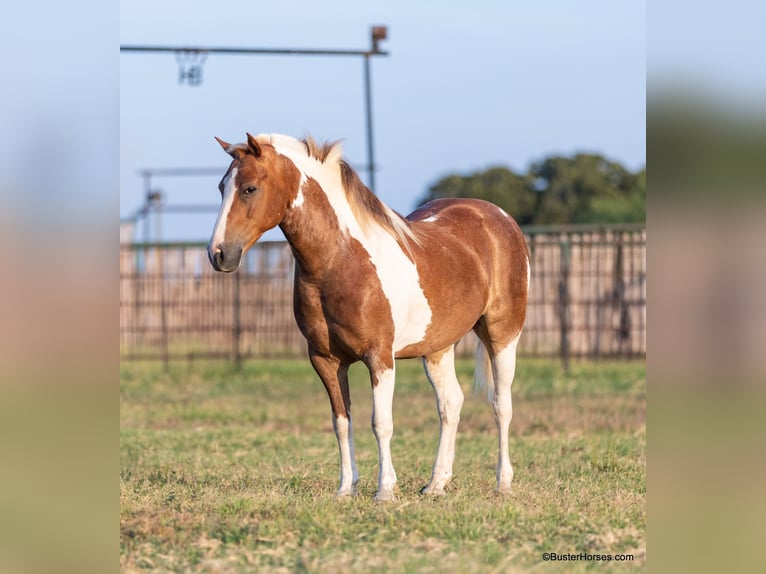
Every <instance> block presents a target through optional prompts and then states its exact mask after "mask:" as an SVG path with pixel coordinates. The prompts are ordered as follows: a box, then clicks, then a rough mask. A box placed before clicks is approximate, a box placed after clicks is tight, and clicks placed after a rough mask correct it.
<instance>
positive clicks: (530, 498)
mask: <svg viewBox="0 0 766 574" xmlns="http://www.w3.org/2000/svg"><path fill="white" fill-rule="evenodd" d="M472 373H473V363H472V362H471V361H460V362H459V364H458V375H459V377H460V380H461V382H462V383H463V388H464V391H465V392H466V401H465V405H464V407H463V413H462V418H461V423H460V430H459V432H458V439H457V456H456V460H455V468H454V472H455V476H454V478H453V481H452V483H451V484H450V486H449V487H448V489H447V491H448V493H447V495H446V496H445V497H440V498H436V499H434V498H430V497H423V496H421V495H420V494H419V490H420V488H421V487H422V486H424V485H425V484H426V483H427V481H428V479H429V478H430V471H431V465H432V464H433V459H434V456H435V454H436V444H437V441H438V415H437V413H436V408H435V403H434V396H433V392H432V391H431V389H430V386H429V385H428V382H427V381H426V379H425V376H424V375H423V374H422V369H421V367H420V363H419V362H417V361H403V362H400V363H399V364H398V367H397V392H396V395H395V398H394V423H395V431H394V438H393V441H392V446H391V449H392V454H393V457H394V465H395V466H396V471H397V475H398V477H399V486H398V492H397V497H398V498H397V501H395V502H393V503H376V502H374V501H373V500H372V497H373V496H374V494H375V489H376V478H377V447H376V444H375V440H374V437H373V435H372V432H371V430H370V414H371V399H370V387H369V382H368V379H367V375H366V372H365V371H364V369H363V368H361V367H360V366H355V367H354V368H352V370H351V393H352V400H353V415H354V424H355V439H356V452H357V462H358V466H359V473H360V483H359V495H358V496H357V497H355V498H353V499H351V500H343V501H336V500H335V499H334V498H333V494H334V492H335V489H336V488H337V481H338V477H339V467H338V454H337V443H336V442H335V436H334V434H333V432H332V423H331V419H330V408H329V403H328V401H327V399H326V395H325V392H324V388H323V387H322V385H321V383H320V382H319V380H318V378H317V377H316V375H315V374H314V373H313V371H312V370H311V367H310V366H309V364H308V361H307V360H305V361H261V362H249V363H246V364H245V365H244V368H243V370H242V371H241V372H233V371H232V370H231V367H230V365H228V364H226V363H222V362H217V363H216V362H209V363H197V364H195V365H194V366H191V367H190V366H189V365H187V364H178V365H171V369H170V371H169V372H168V373H165V372H163V370H162V366H161V365H159V364H146V363H140V364H139V363H134V364H131V363H128V364H123V365H122V367H121V411H120V418H121V435H120V448H121V480H120V506H121V522H120V526H121V537H120V540H121V566H122V570H123V571H124V572H144V571H146V572H151V571H172V572H237V573H239V572H260V571H275V572H338V571H341V572H344V571H349V572H351V571H354V572H355V571H364V572H514V571H526V570H528V569H530V568H534V569H536V570H540V569H546V570H548V569H553V570H559V569H562V568H565V569H566V570H567V571H576V572H577V571H586V570H589V569H594V568H599V567H602V566H603V565H602V563H598V562H584V561H583V562H574V563H571V562H570V563H558V564H556V563H544V562H542V560H541V558H540V556H541V554H542V553H543V552H557V553H579V552H587V553H590V554H613V555H614V554H618V553H631V554H634V556H635V559H634V561H633V562H628V563H622V564H618V563H612V564H611V565H610V567H612V568H614V567H616V568H618V569H629V570H631V571H636V570H643V569H644V567H645V560H646V559H645V548H646V546H645V544H646V542H645V540H646V539H645V520H646V489H645V484H646V474H645V460H646V426H645V415H646V412H645V410H646V408H645V404H646V397H645V389H646V381H645V365H644V363H638V362H632V363H575V364H573V365H572V368H571V370H570V372H569V373H568V374H564V373H563V372H562V370H561V369H560V367H559V365H558V364H557V363H556V362H553V361H542V360H529V359H520V360H519V367H518V371H517V375H516V380H515V382H514V394H513V397H514V419H513V423H512V424H511V437H512V439H511V460H512V462H513V464H514V471H515V478H514V492H513V494H511V495H510V496H507V497H498V496H495V495H494V493H493V489H494V480H495V478H494V467H495V462H496V461H495V456H496V442H495V441H496V436H495V432H496V431H495V425H494V419H493V416H492V412H491V409H490V407H489V405H488V404H487V403H486V399H485V398H484V397H480V396H477V395H474V394H472V393H471V391H470V381H471V377H472Z"/></svg>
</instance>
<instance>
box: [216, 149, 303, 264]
mask: <svg viewBox="0 0 766 574" xmlns="http://www.w3.org/2000/svg"><path fill="white" fill-rule="evenodd" d="M215 139H216V140H217V141H218V143H219V144H221V147H222V148H223V149H224V151H225V152H226V153H228V154H229V155H230V156H231V157H232V158H233V161H232V162H231V165H229V169H228V170H226V173H225V174H224V176H223V179H222V180H221V183H219V184H218V189H219V190H220V191H221V198H222V200H221V209H220V210H219V212H218V219H217V220H216V222H215V228H214V229H213V236H212V237H211V238H210V243H209V244H208V248H207V252H208V257H209V258H210V263H211V264H212V265H213V267H214V268H215V270H216V271H223V272H225V273H231V272H232V271H236V270H237V269H238V268H239V265H240V262H241V260H242V255H243V254H244V253H245V252H246V251H247V250H248V249H250V247H252V245H253V244H254V243H255V242H256V241H258V239H259V238H260V237H261V235H263V234H264V233H265V232H266V231H268V230H269V229H271V228H273V227H276V226H277V225H279V223H280V222H281V221H282V219H283V218H284V216H285V213H286V212H287V209H288V207H289V205H290V203H291V202H292V200H293V199H294V198H295V196H296V194H297V192H298V185H299V181H300V173H299V172H298V169H297V168H296V167H295V165H294V164H293V163H292V162H291V161H290V160H288V159H287V158H285V157H284V156H282V155H280V154H278V153H276V151H275V149H274V147H273V146H272V145H270V144H269V143H266V142H265V141H263V138H260V140H259V138H255V137H253V136H251V135H250V134H247V143H243V144H234V145H232V144H228V143H226V142H225V141H223V140H220V139H218V138H215Z"/></svg>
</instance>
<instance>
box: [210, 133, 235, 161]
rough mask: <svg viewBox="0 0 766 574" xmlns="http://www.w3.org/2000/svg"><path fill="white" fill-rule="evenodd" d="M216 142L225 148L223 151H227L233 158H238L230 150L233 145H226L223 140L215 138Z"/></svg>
mask: <svg viewBox="0 0 766 574" xmlns="http://www.w3.org/2000/svg"><path fill="white" fill-rule="evenodd" d="M215 141H217V142H218V144H219V145H220V146H221V147H222V148H223V151H225V152H226V153H227V154H229V155H230V156H231V157H234V158H235V157H236V156H235V155H234V153H233V152H230V151H229V149H231V144H230V143H226V142H225V141H223V140H222V139H221V138H218V137H217V138H215Z"/></svg>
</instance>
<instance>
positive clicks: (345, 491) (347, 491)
mask: <svg viewBox="0 0 766 574" xmlns="http://www.w3.org/2000/svg"><path fill="white" fill-rule="evenodd" d="M356 493H357V490H356V485H353V486H351V487H348V488H339V489H338V490H337V491H336V492H335V499H336V500H343V499H348V498H353V497H354V496H356Z"/></svg>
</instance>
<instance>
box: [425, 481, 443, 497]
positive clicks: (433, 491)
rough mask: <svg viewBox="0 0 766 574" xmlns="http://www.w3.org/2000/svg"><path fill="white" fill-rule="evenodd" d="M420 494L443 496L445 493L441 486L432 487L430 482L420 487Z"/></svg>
mask: <svg viewBox="0 0 766 574" xmlns="http://www.w3.org/2000/svg"><path fill="white" fill-rule="evenodd" d="M420 494H422V495H423V496H445V495H446V494H447V493H446V492H444V487H443V486H441V487H440V486H435V487H432V486H431V485H430V484H429V485H428V486H424V487H423V488H421V489H420Z"/></svg>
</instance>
